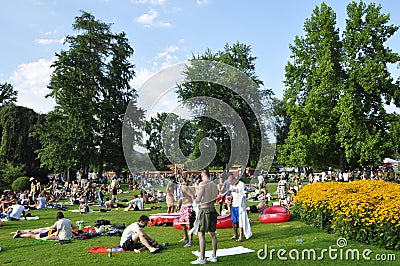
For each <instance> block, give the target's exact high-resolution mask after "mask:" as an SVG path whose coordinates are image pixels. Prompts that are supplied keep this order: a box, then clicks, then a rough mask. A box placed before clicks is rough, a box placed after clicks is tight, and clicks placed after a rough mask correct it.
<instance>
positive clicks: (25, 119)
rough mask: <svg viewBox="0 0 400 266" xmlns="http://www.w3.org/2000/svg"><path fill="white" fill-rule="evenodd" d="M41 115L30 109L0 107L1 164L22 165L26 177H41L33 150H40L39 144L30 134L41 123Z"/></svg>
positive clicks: (8, 106)
mask: <svg viewBox="0 0 400 266" xmlns="http://www.w3.org/2000/svg"><path fill="white" fill-rule="evenodd" d="M41 120H43V115H39V114H37V113H35V112H34V111H33V110H32V109H29V108H26V107H22V106H15V105H6V106H3V107H0V158H1V163H7V162H9V163H11V164H13V165H15V166H21V165H24V171H25V172H26V173H27V174H28V175H35V177H38V178H39V177H41V175H40V174H42V175H43V174H44V173H43V171H41V170H40V162H39V160H38V159H37V158H36V154H35V152H34V151H35V150H36V149H38V148H40V147H41V145H40V142H39V140H38V139H37V138H35V137H34V136H31V135H30V134H31V133H32V132H33V130H34V126H35V125H37V124H40V123H41ZM11 182H12V181H11Z"/></svg>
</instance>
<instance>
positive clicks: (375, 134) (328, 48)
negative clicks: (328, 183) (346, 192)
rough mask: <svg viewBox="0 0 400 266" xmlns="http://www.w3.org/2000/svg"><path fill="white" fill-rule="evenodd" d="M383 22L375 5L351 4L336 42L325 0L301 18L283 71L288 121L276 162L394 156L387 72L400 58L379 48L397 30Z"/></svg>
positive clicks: (391, 85) (394, 94) (319, 163)
mask: <svg viewBox="0 0 400 266" xmlns="http://www.w3.org/2000/svg"><path fill="white" fill-rule="evenodd" d="M389 19H390V16H389V15H388V14H382V12H381V6H379V5H376V4H373V3H371V4H368V5H367V4H365V3H363V2H359V3H355V2H352V3H350V4H348V5H347V19H346V27H345V29H344V31H343V35H342V38H340V34H339V33H340V31H339V28H338V27H337V25H336V14H335V12H334V11H333V10H332V8H331V7H329V6H327V5H326V4H325V3H322V4H321V5H320V6H317V7H316V8H315V9H314V11H313V12H312V15H311V17H310V18H308V19H306V21H305V23H304V31H305V34H304V36H296V37H295V40H294V43H293V44H291V45H290V50H291V53H292V55H291V60H290V61H289V62H288V63H287V65H286V68H285V71H286V74H285V86H286V89H285V92H284V98H283V103H284V108H285V109H286V112H287V114H288V115H289V117H290V119H291V123H290V126H289V133H288V137H287V139H286V141H285V143H284V144H283V146H282V147H281V149H279V150H280V155H279V156H280V157H279V160H280V161H281V162H285V163H287V164H289V165H294V166H296V165H298V166H300V165H302V166H312V167H318V168H325V167H326V168H327V167H329V166H338V167H345V166H346V165H348V166H357V165H369V164H379V162H380V161H381V160H382V159H383V157H384V156H392V155H396V152H398V150H396V149H397V147H394V146H398V145H397V144H394V143H393V140H394V139H393V133H391V130H392V129H393V128H396V127H397V126H396V124H398V120H397V121H396V119H398V116H393V115H390V114H388V113H387V111H386V109H385V105H388V104H390V103H393V104H396V105H397V106H400V105H399V100H400V98H399V89H400V87H399V83H398V82H395V80H394V79H393V77H392V76H391V73H390V72H389V70H388V66H389V65H390V64H395V63H398V62H399V61H400V57H399V54H397V53H395V52H393V51H392V50H391V49H390V48H389V47H386V46H385V42H386V41H387V40H388V39H389V38H390V37H391V36H393V34H394V33H395V32H396V31H397V30H398V26H394V25H390V24H389Z"/></svg>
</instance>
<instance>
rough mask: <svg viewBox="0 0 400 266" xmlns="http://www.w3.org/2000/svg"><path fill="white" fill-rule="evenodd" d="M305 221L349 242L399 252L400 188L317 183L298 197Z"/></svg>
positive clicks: (297, 208) (371, 182)
mask: <svg viewBox="0 0 400 266" xmlns="http://www.w3.org/2000/svg"><path fill="white" fill-rule="evenodd" d="M295 199H296V205H295V212H296V213H297V214H299V215H300V217H301V219H302V221H304V222H306V223H308V224H314V225H315V226H319V227H321V228H322V229H324V230H327V231H329V232H333V233H338V234H340V235H341V236H343V237H346V238H348V239H355V240H357V241H360V242H362V243H366V244H374V245H377V246H380V247H384V248H386V249H392V250H400V219H399V218H400V185H399V184H394V183H390V182H385V181H375V180H365V181H363V180H362V181H354V182H349V183H342V182H326V183H321V182H319V183H314V184H310V185H307V186H305V187H304V188H302V189H301V190H300V191H299V193H298V194H297V196H296V198H295Z"/></svg>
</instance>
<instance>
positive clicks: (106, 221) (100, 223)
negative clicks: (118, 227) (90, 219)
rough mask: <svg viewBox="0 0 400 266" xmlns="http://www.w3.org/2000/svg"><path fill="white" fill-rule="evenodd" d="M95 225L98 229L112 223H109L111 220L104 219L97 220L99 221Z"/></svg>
mask: <svg viewBox="0 0 400 266" xmlns="http://www.w3.org/2000/svg"><path fill="white" fill-rule="evenodd" d="M94 225H95V226H96V227H99V226H100V225H110V221H109V220H104V219H102V220H97V221H96V222H95V223H94Z"/></svg>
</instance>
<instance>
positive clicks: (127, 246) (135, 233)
mask: <svg viewBox="0 0 400 266" xmlns="http://www.w3.org/2000/svg"><path fill="white" fill-rule="evenodd" d="M148 222H149V217H148V216H146V215H142V216H140V217H139V220H138V221H137V222H136V223H132V224H130V225H129V226H128V227H126V228H125V229H124V232H123V233H122V236H121V240H120V246H121V247H122V248H123V249H124V250H134V251H135V252H138V253H139V252H141V251H143V250H145V249H148V250H149V251H150V253H153V254H155V253H158V252H159V251H160V249H159V248H154V247H152V246H151V244H152V243H154V242H155V240H154V239H151V238H150V237H149V236H148V235H147V234H146V233H145V232H143V230H142V229H143V228H145V227H146V225H147V223H148ZM139 241H140V243H139Z"/></svg>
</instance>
